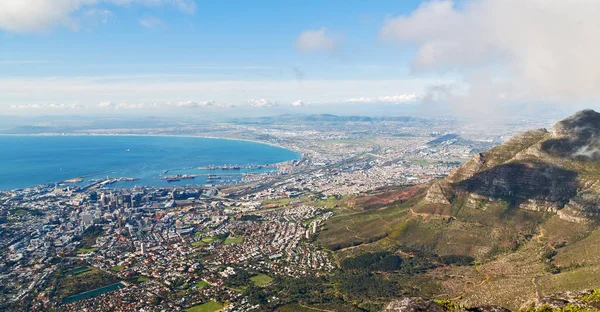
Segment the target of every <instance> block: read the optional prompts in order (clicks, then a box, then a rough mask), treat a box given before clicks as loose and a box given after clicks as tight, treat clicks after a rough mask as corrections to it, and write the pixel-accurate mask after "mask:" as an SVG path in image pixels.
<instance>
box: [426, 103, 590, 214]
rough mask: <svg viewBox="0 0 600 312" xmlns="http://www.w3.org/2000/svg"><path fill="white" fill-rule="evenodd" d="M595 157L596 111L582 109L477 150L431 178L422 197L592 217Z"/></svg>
mask: <svg viewBox="0 0 600 312" xmlns="http://www.w3.org/2000/svg"><path fill="white" fill-rule="evenodd" d="M599 160H600V114H599V113H597V112H595V111H592V110H585V111H581V112H578V113H576V114H575V115H573V116H571V117H569V118H567V119H565V120H562V121H560V122H558V123H557V124H556V125H555V126H554V127H553V128H552V130H551V131H547V130H545V129H539V130H533V131H529V132H526V133H523V134H521V135H517V136H515V137H514V138H512V139H510V140H509V141H507V142H506V143H504V144H502V145H500V146H497V147H495V148H492V149H491V150H489V151H487V152H484V153H481V154H478V155H476V156H475V157H474V158H473V159H472V160H470V161H469V162H467V163H466V164H464V165H463V166H461V167H460V168H458V169H457V170H456V171H454V172H453V173H452V174H450V175H449V176H448V177H447V178H446V179H444V180H442V181H439V182H436V183H435V184H434V185H433V186H432V187H431V188H430V190H429V191H428V193H427V196H426V197H425V203H426V204H439V203H441V202H444V203H447V204H450V199H452V198H457V197H462V198H464V199H466V200H467V201H468V202H469V203H472V204H474V203H476V202H477V200H483V201H487V202H493V201H505V202H506V203H507V204H508V205H509V206H510V208H519V209H527V210H534V211H547V212H553V213H556V214H557V215H558V216H559V217H560V218H562V219H565V220H569V221H573V222H594V221H596V220H597V219H598V217H599V214H600V208H598V204H599V203H600V182H599V179H600V171H598V170H599V169H600V163H599V162H598V161H599ZM471 208H473V207H471ZM424 211H426V209H425V210H424Z"/></svg>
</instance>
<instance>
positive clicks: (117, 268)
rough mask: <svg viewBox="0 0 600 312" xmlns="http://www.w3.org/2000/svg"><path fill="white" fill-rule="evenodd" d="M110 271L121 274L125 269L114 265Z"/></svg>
mask: <svg viewBox="0 0 600 312" xmlns="http://www.w3.org/2000/svg"><path fill="white" fill-rule="evenodd" d="M110 269H111V271H115V272H121V271H123V270H125V267H124V266H122V265H115V266H113V267H112V268H110Z"/></svg>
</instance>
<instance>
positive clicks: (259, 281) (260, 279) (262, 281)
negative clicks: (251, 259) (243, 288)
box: [250, 274, 273, 287]
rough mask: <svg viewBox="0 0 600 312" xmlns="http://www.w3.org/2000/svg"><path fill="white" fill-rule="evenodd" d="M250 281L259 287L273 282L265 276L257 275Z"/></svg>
mask: <svg viewBox="0 0 600 312" xmlns="http://www.w3.org/2000/svg"><path fill="white" fill-rule="evenodd" d="M250 280H251V281H252V282H253V283H254V285H256V286H259V287H262V286H266V285H269V284H271V283H272V282H273V279H272V278H271V277H269V276H268V275H265V274H258V275H255V276H252V277H251V278H250Z"/></svg>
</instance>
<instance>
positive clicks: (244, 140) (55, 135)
mask: <svg viewBox="0 0 600 312" xmlns="http://www.w3.org/2000/svg"><path fill="white" fill-rule="evenodd" d="M0 136H13V137H28V136H49V137H64V136H99V137H112V136H118V137H174V138H196V139H211V140H230V141H243V142H250V143H256V144H264V145H269V146H273V147H278V148H282V149H286V150H289V151H292V152H295V153H298V154H300V156H301V157H302V151H300V150H297V149H296V148H293V147H288V146H284V145H279V144H275V143H271V142H265V141H259V140H254V139H243V138H232V137H216V136H206V135H192V134H126V133H115V134H106V133H54V132H50V133H29V134H12V133H0Z"/></svg>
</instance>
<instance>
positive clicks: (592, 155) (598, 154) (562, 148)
mask: <svg viewBox="0 0 600 312" xmlns="http://www.w3.org/2000/svg"><path fill="white" fill-rule="evenodd" d="M542 150H543V151H544V152H546V153H548V154H550V155H554V156H559V157H565V158H573V159H576V160H580V161H598V160H600V141H599V140H597V139H596V138H578V139H570V138H560V139H549V140H546V141H544V142H543V143H542Z"/></svg>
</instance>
